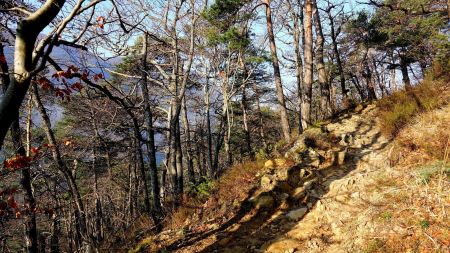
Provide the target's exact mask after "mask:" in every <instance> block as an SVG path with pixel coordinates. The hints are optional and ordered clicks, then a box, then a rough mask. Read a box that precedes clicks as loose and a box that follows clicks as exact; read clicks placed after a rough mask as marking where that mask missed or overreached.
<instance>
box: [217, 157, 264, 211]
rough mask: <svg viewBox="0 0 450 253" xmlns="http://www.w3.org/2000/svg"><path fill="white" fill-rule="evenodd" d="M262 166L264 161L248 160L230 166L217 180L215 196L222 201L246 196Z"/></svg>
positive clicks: (230, 200)
mask: <svg viewBox="0 0 450 253" xmlns="http://www.w3.org/2000/svg"><path fill="white" fill-rule="evenodd" d="M263 167H264V161H254V162H251V161H248V162H244V163H242V164H237V165H235V166H233V167H231V168H230V169H228V170H227V171H226V172H225V173H224V174H223V175H222V176H221V177H220V179H219V180H218V183H217V188H216V189H215V194H214V195H215V197H216V198H218V199H219V200H220V201H221V202H222V203H223V202H232V201H233V200H234V199H242V198H243V197H246V196H247V194H248V191H249V190H250V189H251V188H252V187H253V186H254V182H255V178H256V174H257V173H258V171H260V170H261V169H262V168H263Z"/></svg>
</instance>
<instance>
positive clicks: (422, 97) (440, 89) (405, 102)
mask: <svg viewBox="0 0 450 253" xmlns="http://www.w3.org/2000/svg"><path fill="white" fill-rule="evenodd" d="M449 94H450V83H449V82H448V81H446V80H444V79H441V80H431V79H425V80H423V81H422V82H421V83H420V84H418V85H417V86H415V87H414V88H412V89H411V90H409V91H398V92H395V93H394V94H392V95H391V96H389V97H386V98H384V99H381V100H379V101H378V102H377V106H378V108H379V112H380V115H379V117H380V124H381V129H382V132H383V134H384V135H385V136H388V137H394V136H396V135H397V134H398V133H400V131H401V129H403V128H404V127H405V126H406V125H408V124H409V123H411V120H412V119H413V118H414V116H415V115H417V114H418V113H421V112H428V111H431V110H434V109H436V108H439V107H441V106H443V105H445V104H447V103H448V102H449V97H450V95H449Z"/></svg>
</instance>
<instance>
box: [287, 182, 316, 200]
mask: <svg viewBox="0 0 450 253" xmlns="http://www.w3.org/2000/svg"><path fill="white" fill-rule="evenodd" d="M315 181H316V180H311V181H307V182H305V183H304V184H303V186H301V187H297V188H295V189H294V192H293V193H292V195H291V196H292V198H293V199H295V200H299V199H301V198H303V197H305V196H306V195H307V193H308V191H309V190H310V189H311V188H312V186H313V184H314V182H315Z"/></svg>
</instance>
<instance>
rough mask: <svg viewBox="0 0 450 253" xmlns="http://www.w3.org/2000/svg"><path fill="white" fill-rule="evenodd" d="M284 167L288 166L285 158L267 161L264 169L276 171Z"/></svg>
mask: <svg viewBox="0 0 450 253" xmlns="http://www.w3.org/2000/svg"><path fill="white" fill-rule="evenodd" d="M284 165H286V160H285V159H283V158H276V159H272V160H267V161H266V162H265V163H264V168H266V169H274V168H277V167H283V166H284Z"/></svg>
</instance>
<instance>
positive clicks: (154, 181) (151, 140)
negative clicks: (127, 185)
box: [141, 33, 162, 222]
mask: <svg viewBox="0 0 450 253" xmlns="http://www.w3.org/2000/svg"><path fill="white" fill-rule="evenodd" d="M142 43H143V45H142V81H141V90H142V97H143V101H144V104H143V106H144V118H145V126H146V128H147V135H148V137H147V138H148V142H147V155H148V159H149V164H150V182H151V187H152V200H153V211H152V212H153V213H154V216H155V218H156V219H157V220H155V222H159V219H160V217H161V215H162V214H161V212H162V208H161V199H160V191H159V190H160V188H159V181H158V167H157V164H156V147H155V130H154V129H153V113H152V111H151V108H150V101H149V93H148V87H147V73H148V72H147V71H148V64H147V55H148V53H147V47H148V45H147V33H144V40H143V42H142Z"/></svg>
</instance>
